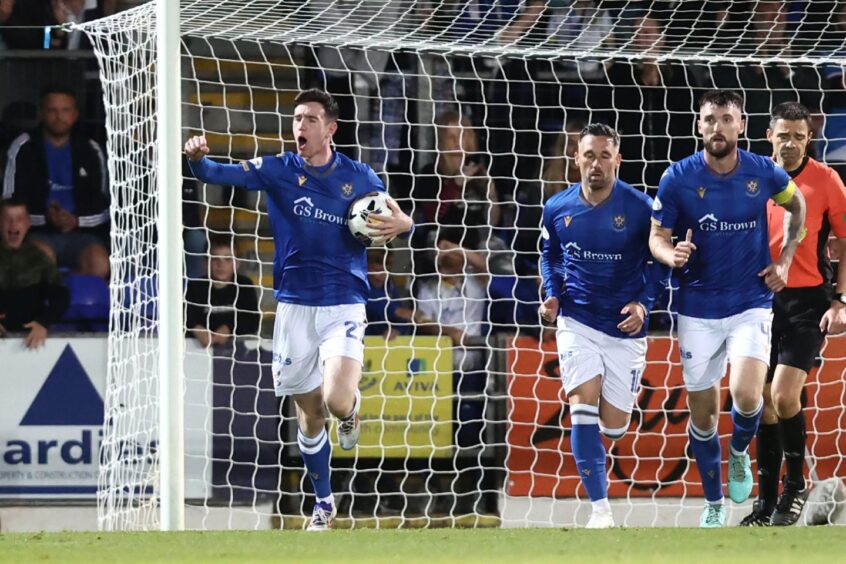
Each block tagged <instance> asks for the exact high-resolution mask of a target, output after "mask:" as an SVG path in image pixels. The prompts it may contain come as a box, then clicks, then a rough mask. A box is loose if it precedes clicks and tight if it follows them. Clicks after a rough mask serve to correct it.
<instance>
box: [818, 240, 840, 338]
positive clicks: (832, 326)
mask: <svg viewBox="0 0 846 564" xmlns="http://www.w3.org/2000/svg"><path fill="white" fill-rule="evenodd" d="M830 247H831V248H832V250H833V251H834V252H835V254H836V256H837V258H838V261H837V285H836V286H835V287H834V291H835V293H836V294H837V297H835V299H834V300H832V301H831V305H830V306H829V308H828V310H826V312H825V313H824V314H823V316H822V318H821V319H820V331H822V332H824V333H828V334H829V335H836V334H838V333H843V332H844V331H846V304H844V303H843V302H842V301H840V296H842V295H846V238H839V237H838V238H837V239H834V240H833V241H832V242H831V245H830Z"/></svg>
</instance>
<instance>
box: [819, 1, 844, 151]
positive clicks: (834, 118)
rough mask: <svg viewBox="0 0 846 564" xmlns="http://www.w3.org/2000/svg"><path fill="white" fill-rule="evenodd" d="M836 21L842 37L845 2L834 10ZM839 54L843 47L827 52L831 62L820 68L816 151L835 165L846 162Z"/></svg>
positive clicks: (841, 54) (840, 56) (841, 64)
mask: <svg viewBox="0 0 846 564" xmlns="http://www.w3.org/2000/svg"><path fill="white" fill-rule="evenodd" d="M836 20H837V25H838V28H839V32H840V35H841V37H843V36H846V5H843V6H842V7H841V8H840V9H839V10H838V11H837V17H836ZM843 57H846V46H842V47H840V48H838V49H836V50H835V51H834V52H833V53H831V58H832V59H833V62H830V63H828V64H826V65H825V67H823V74H824V78H825V84H824V93H825V96H824V97H823V111H824V113H825V127H824V129H823V139H822V140H821V144H822V147H821V150H820V151H819V153H821V154H823V156H824V158H825V161H826V162H828V163H838V164H841V163H845V162H846V73H844V72H843V68H844V63H843V62H842V60H843ZM838 59H839V61H838Z"/></svg>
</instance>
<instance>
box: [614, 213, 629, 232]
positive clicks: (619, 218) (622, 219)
mask: <svg viewBox="0 0 846 564" xmlns="http://www.w3.org/2000/svg"><path fill="white" fill-rule="evenodd" d="M611 221H612V225H613V227H614V229H615V230H617V231H622V230H624V229H625V228H626V216H624V215H615V216H614V218H613V219H612V220H611Z"/></svg>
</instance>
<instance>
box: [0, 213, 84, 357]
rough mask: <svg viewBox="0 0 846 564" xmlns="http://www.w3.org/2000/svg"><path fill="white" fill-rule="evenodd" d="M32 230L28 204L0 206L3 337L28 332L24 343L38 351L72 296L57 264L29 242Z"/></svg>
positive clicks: (0, 330) (0, 320)
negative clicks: (28, 233) (12, 332)
mask: <svg viewBox="0 0 846 564" xmlns="http://www.w3.org/2000/svg"><path fill="white" fill-rule="evenodd" d="M29 227H30V218H29V213H27V211H26V204H25V203H23V202H22V201H20V200H15V199H11V200H5V201H3V202H2V203H0V243H2V244H0V337H4V336H5V335H6V334H7V332H10V331H23V330H24V329H28V330H29V333H28V334H27V336H26V338H25V340H24V344H25V345H26V347H27V348H30V349H37V348H39V347H40V346H41V345H43V344H44V341H45V340H46V339H47V328H48V327H49V326H50V324H51V323H53V322H55V321H58V320H59V319H60V318H61V317H62V315H63V314H64V313H65V310H66V309H67V308H68V301H69V297H68V291H67V288H65V286H64V285H63V284H62V282H61V279H60V278H59V272H58V270H57V269H56V265H55V264H53V262H52V261H51V260H50V259H49V258H48V257H47V255H45V254H44V253H43V252H42V251H41V249H39V248H38V247H37V246H36V245H33V244H32V243H29V242H27V241H26V240H25V239H26V235H27V231H29Z"/></svg>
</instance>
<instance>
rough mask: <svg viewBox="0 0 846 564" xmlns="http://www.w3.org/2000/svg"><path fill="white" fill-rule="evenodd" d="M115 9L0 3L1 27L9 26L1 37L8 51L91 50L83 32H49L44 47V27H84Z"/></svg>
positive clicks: (87, 1)
mask: <svg viewBox="0 0 846 564" xmlns="http://www.w3.org/2000/svg"><path fill="white" fill-rule="evenodd" d="M115 8H116V0H99V1H98V0H0V24H5V25H6V26H8V27H7V28H6V29H3V30H2V36H3V38H4V39H5V42H6V44H7V46H8V48H9V49H80V48H85V49H88V48H90V44H89V43H88V41H87V39H86V38H85V37H84V34H83V33H82V31H80V30H74V31H71V32H69V33H68V32H66V31H65V30H64V29H59V28H53V29H52V30H51V31H50V34H49V35H48V36H47V37H46V40H47V41H48V43H47V45H46V46H45V44H44V41H45V35H44V26H59V25H63V24H81V23H83V22H87V21H91V20H93V19H96V18H98V17H102V16H108V15H111V14H113V13H114V12H115ZM4 16H5V17H4Z"/></svg>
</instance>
